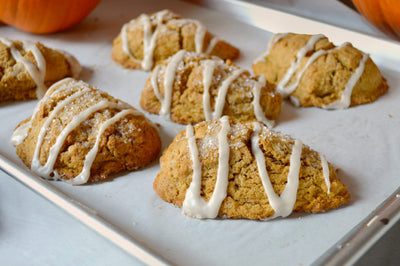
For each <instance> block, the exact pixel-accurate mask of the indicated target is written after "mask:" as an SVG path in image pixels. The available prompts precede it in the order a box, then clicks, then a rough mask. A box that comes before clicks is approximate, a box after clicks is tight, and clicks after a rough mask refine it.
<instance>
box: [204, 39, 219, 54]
mask: <svg viewBox="0 0 400 266" xmlns="http://www.w3.org/2000/svg"><path fill="white" fill-rule="evenodd" d="M218 42H219V39H218V37H216V36H214V37H213V38H212V39H211V41H210V43H209V44H208V47H207V50H206V51H205V53H206V54H211V52H212V50H213V49H214V47H215V45H216V44H217V43H218Z"/></svg>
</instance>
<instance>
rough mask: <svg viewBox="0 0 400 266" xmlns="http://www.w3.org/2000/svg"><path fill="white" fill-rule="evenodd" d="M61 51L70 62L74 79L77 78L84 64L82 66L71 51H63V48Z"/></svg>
mask: <svg viewBox="0 0 400 266" xmlns="http://www.w3.org/2000/svg"><path fill="white" fill-rule="evenodd" d="M59 51H60V53H62V54H63V55H64V56H65V58H66V59H67V61H68V64H69V65H70V67H71V72H72V75H71V76H72V77H73V78H74V79H77V78H79V75H80V74H81V72H82V66H81V64H79V62H78V60H77V59H76V58H75V56H73V55H72V54H70V53H68V52H66V51H62V50H59Z"/></svg>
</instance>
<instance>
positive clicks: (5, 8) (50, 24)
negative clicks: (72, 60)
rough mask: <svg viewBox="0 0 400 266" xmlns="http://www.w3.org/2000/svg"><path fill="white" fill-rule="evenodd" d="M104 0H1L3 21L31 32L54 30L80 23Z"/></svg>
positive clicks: (1, 19) (1, 17) (0, 17)
mask: <svg viewBox="0 0 400 266" xmlns="http://www.w3.org/2000/svg"><path fill="white" fill-rule="evenodd" d="M100 1H101V0H0V21H2V22H4V23H5V24H8V25H12V26H14V27H16V28H18V29H20V30H23V31H26V32H30V33H36V34H47V33H54V32H58V31H62V30H65V29H67V28H70V27H72V26H74V25H76V24H77V23H78V22H80V21H81V20H82V19H84V18H85V17H86V16H87V15H89V13H90V12H91V11H92V10H93V9H94V8H95V7H96V5H97V4H98V3H99V2H100Z"/></svg>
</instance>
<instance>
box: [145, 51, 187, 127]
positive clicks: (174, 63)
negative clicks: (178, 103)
mask: <svg viewBox="0 0 400 266" xmlns="http://www.w3.org/2000/svg"><path fill="white" fill-rule="evenodd" d="M185 52H186V51H185V50H180V51H179V52H177V53H176V54H175V55H173V56H172V57H171V58H170V61H169V63H168V65H167V67H166V69H165V74H164V97H162V95H161V93H160V92H159V91H158V86H156V87H153V90H154V92H155V94H156V96H157V97H160V98H158V99H159V100H160V102H161V110H160V116H161V117H162V118H164V119H167V120H169V118H170V114H171V100H172V87H173V85H174V80H175V75H176V69H177V68H178V65H179V63H180V62H181V61H182V60H183V57H184V56H185ZM158 71H159V70H157V72H156V73H153V76H152V79H155V80H154V81H152V85H154V84H155V83H157V80H156V79H157V76H158V75H154V74H158ZM157 91H158V92H157Z"/></svg>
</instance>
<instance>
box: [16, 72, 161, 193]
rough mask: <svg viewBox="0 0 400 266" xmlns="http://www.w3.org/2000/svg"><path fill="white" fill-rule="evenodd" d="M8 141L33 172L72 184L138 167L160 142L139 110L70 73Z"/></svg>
mask: <svg viewBox="0 0 400 266" xmlns="http://www.w3.org/2000/svg"><path fill="white" fill-rule="evenodd" d="M11 142H12V144H13V145H16V150H17V155H18V156H19V157H20V158H21V159H22V161H23V162H24V163H25V164H26V165H27V166H28V167H30V168H31V170H32V171H33V172H35V173H36V174H38V175H39V176H42V177H43V178H47V179H61V180H64V181H66V182H68V183H71V184H73V185H80V184H84V183H86V182H95V181H100V180H104V179H106V178H107V176H109V175H110V174H113V173H117V172H120V171H123V170H134V169H136V168H138V167H142V166H144V165H146V164H148V163H150V162H151V161H153V160H154V159H155V158H156V157H157V156H158V154H159V151H160V146H161V140H160V138H159V136H158V130H157V128H156V127H155V126H154V125H153V124H152V123H151V122H150V121H148V120H147V119H146V118H145V117H144V116H143V114H142V113H140V112H139V111H137V110H136V109H135V108H133V107H132V106H130V105H129V104H127V103H125V102H122V101H120V100H117V99H115V98H113V97H112V96H110V95H108V94H107V93H105V92H102V91H100V90H98V89H95V88H93V87H91V86H89V85H88V84H86V83H84V82H82V81H76V80H74V79H72V78H67V79H64V80H61V81H59V82H58V83H56V84H54V85H53V86H52V87H50V89H49V90H48V91H47V93H46V95H45V96H44V97H43V98H42V99H41V100H40V101H39V103H38V104H37V106H36V107H35V109H34V111H33V114H32V116H31V118H28V119H27V120H25V121H23V122H21V123H20V124H19V125H18V127H17V128H16V129H15V130H14V134H13V136H12V140H11Z"/></svg>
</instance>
